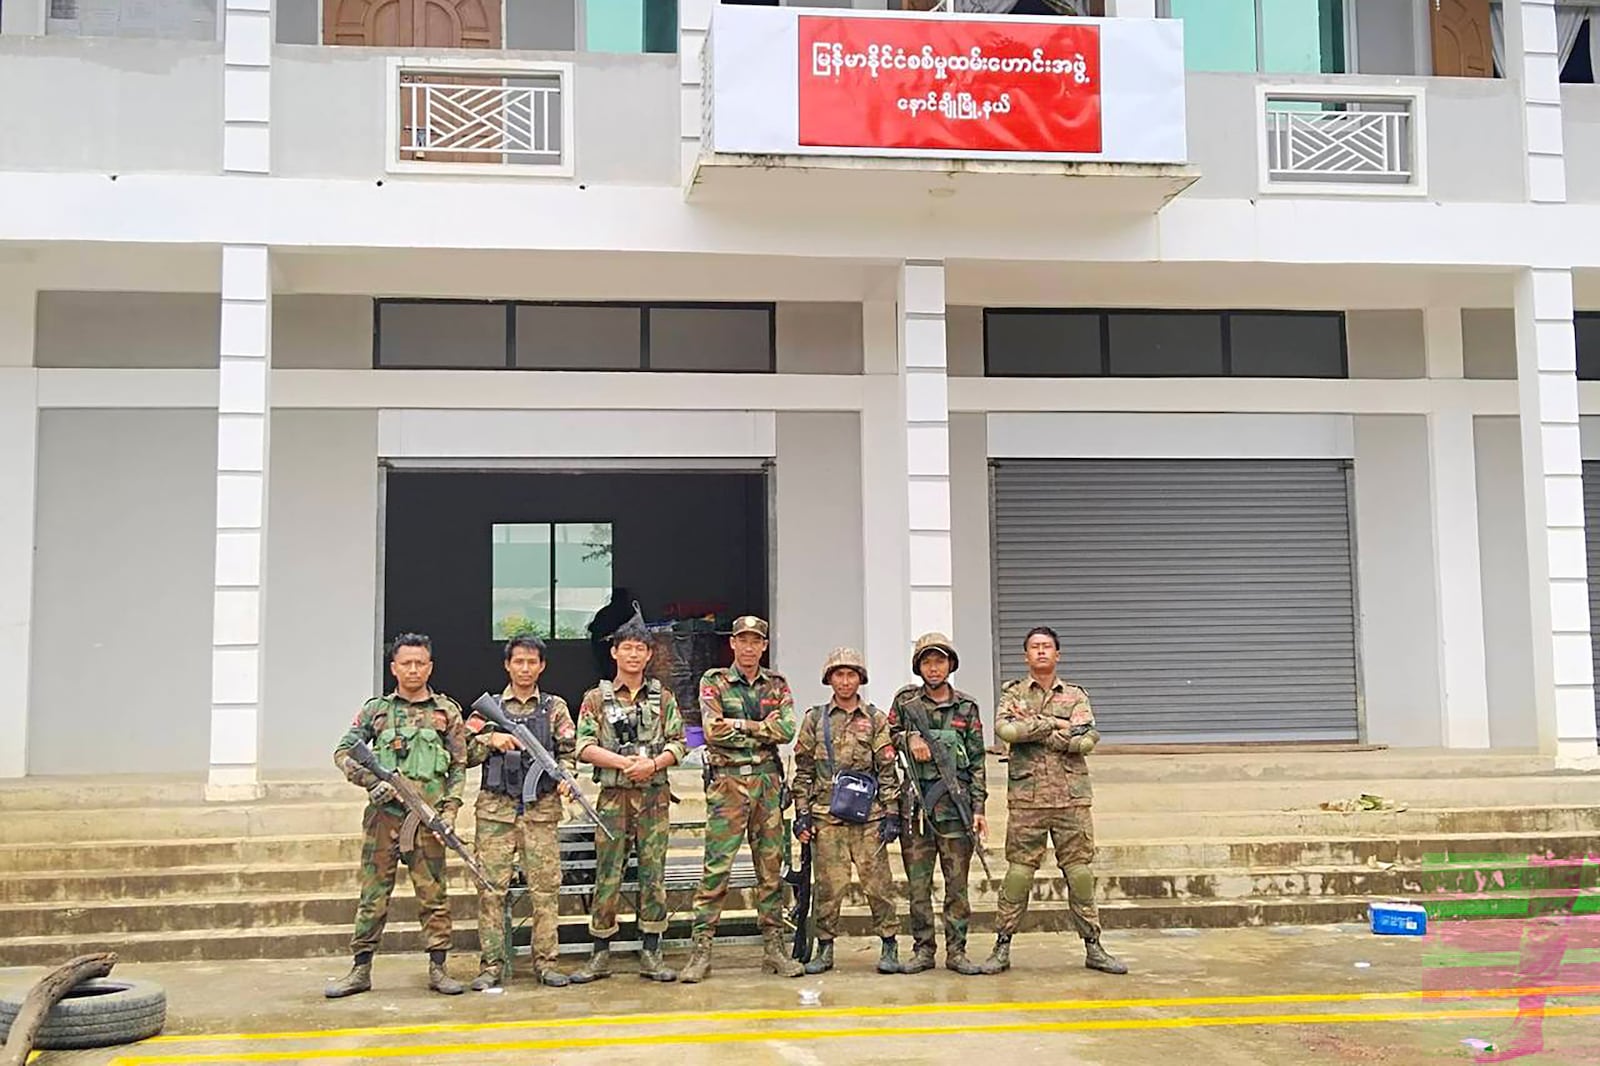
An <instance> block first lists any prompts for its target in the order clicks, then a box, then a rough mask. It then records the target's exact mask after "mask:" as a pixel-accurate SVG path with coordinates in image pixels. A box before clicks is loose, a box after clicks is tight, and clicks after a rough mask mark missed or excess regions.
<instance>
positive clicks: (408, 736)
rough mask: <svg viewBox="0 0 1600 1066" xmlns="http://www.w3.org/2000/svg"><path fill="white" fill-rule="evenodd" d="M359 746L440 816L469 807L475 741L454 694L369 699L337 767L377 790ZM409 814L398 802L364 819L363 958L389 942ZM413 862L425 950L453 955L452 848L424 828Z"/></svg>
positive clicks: (356, 944) (358, 947)
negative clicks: (356, 751)
mask: <svg viewBox="0 0 1600 1066" xmlns="http://www.w3.org/2000/svg"><path fill="white" fill-rule="evenodd" d="M357 741H366V742H367V743H368V744H370V745H371V746H372V750H373V753H374V754H375V755H376V756H377V758H378V761H379V762H380V763H381V764H383V765H384V766H390V765H393V766H394V767H395V768H396V769H398V770H399V771H400V773H401V774H402V775H403V776H404V777H405V778H406V779H407V780H409V781H410V782H411V783H412V784H414V785H416V787H417V791H418V792H420V793H421V794H422V797H423V798H424V799H425V800H427V801H428V802H429V803H430V804H432V805H433V806H434V807H435V808H436V809H438V810H439V811H441V812H447V811H449V812H453V811H456V810H459V809H460V808H461V788H462V784H463V782H464V780H465V778H466V765H467V737H466V730H465V728H464V727H463V726H462V723H461V708H460V706H458V705H457V704H456V702H455V701H454V700H452V699H451V698H450V697H448V696H445V695H443V694H441V693H437V692H430V693H429V694H428V696H427V698H426V699H423V700H420V701H418V702H416V703H412V702H410V701H409V700H406V699H405V698H403V697H402V696H401V695H400V694H399V693H398V692H391V693H389V694H388V695H387V696H379V697H377V698H376V699H371V700H368V701H367V702H366V704H365V705H364V706H363V707H362V708H361V710H360V711H359V712H358V713H357V714H356V717H355V721H353V722H352V723H351V724H350V729H349V731H348V732H346V733H345V735H344V737H343V738H342V739H341V740H340V741H339V744H338V746H337V747H336V748H334V751H333V763H334V765H335V766H337V767H338V768H339V769H340V770H341V771H342V772H343V773H344V775H345V777H347V778H349V779H350V781H351V782H353V783H354V784H357V785H360V786H361V787H362V788H371V787H372V786H373V785H375V784H376V783H377V781H378V778H377V776H376V775H374V774H373V773H372V772H371V771H370V770H365V769H362V767H361V766H360V764H358V763H357V762H356V761H355V760H354V759H353V758H351V757H350V754H349V752H350V749H351V748H352V747H353V746H354V745H355V744H356V742H357ZM401 748H404V749H405V750H404V751H403V752H402V751H401V750H400V749H401ZM407 817H408V812H407V811H406V808H405V805H404V804H403V803H401V802H400V800H398V799H394V800H390V801H389V802H388V803H385V804H382V805H381V806H379V805H376V804H373V803H370V802H369V803H368V804H367V809H366V812H365V813H364V814H363V816H362V819H361V829H362V832H363V834H364V835H365V838H366V839H365V840H364V842H363V843H362V847H361V898H360V901H359V902H358V903H357V904H356V920H355V931H354V933H353V934H352V936H351V938H350V951H351V953H352V954H354V955H356V956H358V957H359V956H362V955H367V954H370V953H372V952H375V951H376V950H377V948H378V942H379V940H380V939H382V937H383V927H384V924H385V923H386V922H387V920H388V917H389V896H390V894H391V893H393V892H394V879H395V867H396V866H397V865H398V863H399V861H400V836H401V829H402V827H403V826H405V825H406V822H407ZM409 828H410V827H408V832H409ZM409 865H410V868H411V885H412V888H413V889H414V890H415V892H416V894H417V909H418V912H419V915H420V917H421V919H422V931H423V934H424V937H425V939H426V942H427V943H426V945H425V946H426V947H427V949H428V950H429V951H448V950H449V948H450V906H449V901H448V899H447V898H446V894H445V869H444V844H443V843H442V842H441V841H440V840H439V838H438V837H436V836H434V835H433V834H432V833H430V832H429V831H428V830H427V829H425V828H423V829H418V830H417V833H416V850H415V851H414V852H412V854H411V859H410V864H409Z"/></svg>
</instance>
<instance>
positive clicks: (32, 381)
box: [0, 271, 39, 778]
mask: <svg viewBox="0 0 1600 1066" xmlns="http://www.w3.org/2000/svg"><path fill="white" fill-rule="evenodd" d="M37 295H38V294H37V292H36V291H35V288H34V285H33V282H32V280H31V279H23V278H20V277H15V276H12V275H11V274H10V272H7V271H0V500H4V501H5V506H4V507H0V736H3V737H4V738H5V740H4V742H0V778H5V777H21V776H23V774H25V773H26V772H27V768H28V765H27V758H28V696H29V680H28V677H29V675H28V667H29V664H30V662H31V656H32V631H33V548H34V529H35V526H34V513H35V503H36V500H37V485H36V469H37V464H38V445H39V392H38V376H37V372H36V371H35V370H34V368H33V330H34V304H35V302H36V300H37Z"/></svg>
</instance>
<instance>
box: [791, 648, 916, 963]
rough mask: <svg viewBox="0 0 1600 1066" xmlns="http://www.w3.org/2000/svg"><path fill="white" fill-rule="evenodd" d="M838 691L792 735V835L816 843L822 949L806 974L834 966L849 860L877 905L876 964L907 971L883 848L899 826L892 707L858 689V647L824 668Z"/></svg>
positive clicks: (862, 675) (862, 672) (863, 672)
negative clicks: (886, 711) (884, 708)
mask: <svg viewBox="0 0 1600 1066" xmlns="http://www.w3.org/2000/svg"><path fill="white" fill-rule="evenodd" d="M822 683H823V684H824V685H827V686H828V687H829V688H831V689H833V696H832V698H831V699H830V700H828V701H827V702H826V703H820V704H818V705H817V706H815V707H813V708H811V709H810V710H809V711H807V712H806V716H805V721H803V722H802V723H801V724H800V732H799V734H798V735H797V736H796V737H795V742H794V797H795V818H794V824H795V835H796V836H798V837H799V839H800V841H801V843H807V842H810V843H811V846H812V860H813V862H814V863H815V864H816V867H815V873H814V875H813V876H814V878H815V882H814V883H815V891H816V900H815V907H816V930H817V954H816V957H815V958H813V959H812V960H811V961H810V962H809V963H808V964H807V965H806V973H811V974H817V973H824V972H826V971H828V970H831V969H833V941H834V938H835V936H837V935H838V926H839V910H840V907H841V906H842V905H843V903H844V897H845V894H846V893H847V892H849V890H850V868H851V866H852V865H853V866H854V867H855V869H856V872H857V873H858V874H859V875H860V878H861V890H862V891H863V892H865V893H866V896H867V902H868V903H869V904H870V905H871V907H872V924H873V929H874V931H875V932H876V933H877V934H878V936H879V938H880V939H881V940H882V947H881V949H880V951H879V955H878V972H879V973H899V972H900V949H899V947H898V946H897V944H896V942H895V934H897V933H898V932H899V931H900V919H899V917H898V916H897V915H896V914H895V902H894V886H893V883H892V881H891V879H890V876H889V855H888V852H887V851H886V850H885V849H886V848H887V846H888V844H889V842H890V841H892V840H894V839H895V838H896V837H898V836H899V835H900V813H899V811H900V807H899V802H900V782H899V775H898V774H897V773H896V771H895V750H894V743H893V741H892V740H890V738H889V716H888V715H886V714H884V713H883V712H882V711H880V710H879V709H878V708H876V707H874V706H873V705H872V704H870V703H868V702H866V701H865V700H863V699H862V698H861V696H860V691H859V690H860V688H861V686H862V685H864V684H866V683H867V666H866V664H865V663H864V662H862V660H861V653H860V652H858V651H856V650H855V649H854V648H835V649H834V650H833V652H832V653H831V654H830V655H829V656H828V660H827V662H825V663H824V664H823V667H822Z"/></svg>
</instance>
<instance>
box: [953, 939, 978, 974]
mask: <svg viewBox="0 0 1600 1066" xmlns="http://www.w3.org/2000/svg"><path fill="white" fill-rule="evenodd" d="M944 968H945V969H947V970H954V971H955V972H956V973H958V974H960V975H961V976H963V977H972V976H974V975H976V974H980V973H982V972H983V967H981V966H979V965H978V964H977V963H975V962H973V961H972V960H971V959H969V958H967V949H966V948H964V947H961V948H952V947H950V946H949V945H948V944H947V945H945V949H944Z"/></svg>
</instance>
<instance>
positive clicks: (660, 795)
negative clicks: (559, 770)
mask: <svg viewBox="0 0 1600 1066" xmlns="http://www.w3.org/2000/svg"><path fill="white" fill-rule="evenodd" d="M650 656H651V645H650V631H649V630H648V629H646V628H645V626H644V620H643V619H642V618H640V617H639V615H638V614H637V613H635V615H634V617H633V619H632V620H631V621H629V622H627V623H625V624H624V625H623V626H622V628H621V629H618V630H617V631H616V632H615V633H613V634H612V635H611V658H612V659H613V660H615V661H616V664H617V676H616V678H615V680H611V681H602V682H600V684H599V686H598V687H596V688H592V689H590V690H589V691H588V692H586V693H584V696H583V703H582V704H581V705H580V706H579V708H578V758H579V759H581V760H583V761H584V762H587V763H592V764H593V765H594V779H595V780H596V781H598V782H600V801H599V804H598V808H599V811H600V819H601V823H602V824H603V825H605V827H606V828H608V829H610V830H611V834H612V835H611V836H610V837H609V838H608V837H607V836H606V835H605V834H604V833H602V832H600V831H599V830H596V831H595V839H594V846H595V871H594V906H593V907H592V908H591V909H590V911H589V935H590V936H591V937H593V938H594V952H593V954H592V955H591V956H590V958H589V961H588V962H587V963H586V964H584V966H583V967H582V968H581V969H579V970H578V971H577V972H575V973H574V974H573V975H572V979H573V980H574V981H577V982H579V983H580V984H581V983H586V982H589V981H597V980H600V979H601V978H604V977H610V976H611V938H612V937H614V936H616V935H617V898H618V896H619V895H620V894H621V891H622V874H623V870H624V869H625V868H626V866H627V864H628V849H629V848H630V847H632V849H633V850H634V853H635V854H636V855H638V857H639V864H638V871H639V873H638V877H639V932H640V933H641V934H642V935H643V938H644V947H643V949H642V950H641V951H640V952H639V976H640V977H648V978H651V979H653V980H656V981H675V980H677V978H678V975H677V974H675V973H674V972H673V971H671V970H670V969H668V968H667V967H666V966H665V965H664V964H663V963H662V961H661V934H662V933H664V932H666V930H667V841H668V837H669V836H670V834H671V815H672V808H671V803H672V790H671V788H670V787H669V785H668V783H667V770H668V768H669V767H672V766H675V765H677V764H678V763H680V762H682V761H683V760H684V758H686V757H687V756H688V753H689V749H688V748H687V747H686V746H685V745H684V742H683V715H682V714H681V713H680V712H679V711H678V700H677V698H676V697H675V696H673V694H672V691H671V690H670V689H665V688H662V687H661V682H660V681H657V680H654V679H652V680H649V681H646V680H645V677H644V670H645V667H646V666H648V665H649V663H650Z"/></svg>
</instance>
